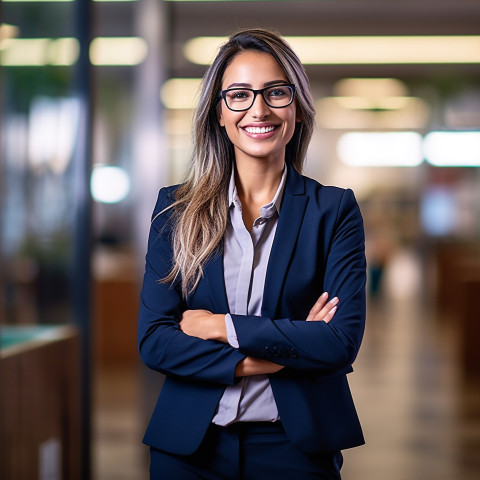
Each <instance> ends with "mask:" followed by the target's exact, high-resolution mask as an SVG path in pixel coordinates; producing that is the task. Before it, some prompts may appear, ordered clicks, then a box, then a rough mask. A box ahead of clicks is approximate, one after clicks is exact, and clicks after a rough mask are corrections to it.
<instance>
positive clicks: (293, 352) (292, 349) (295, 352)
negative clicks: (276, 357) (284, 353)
mask: <svg viewBox="0 0 480 480" xmlns="http://www.w3.org/2000/svg"><path fill="white" fill-rule="evenodd" d="M288 356H289V357H290V358H298V352H297V351H296V350H295V349H294V348H291V349H290V352H288Z"/></svg>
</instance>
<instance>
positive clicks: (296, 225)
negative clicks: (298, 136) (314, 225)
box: [262, 165, 308, 318]
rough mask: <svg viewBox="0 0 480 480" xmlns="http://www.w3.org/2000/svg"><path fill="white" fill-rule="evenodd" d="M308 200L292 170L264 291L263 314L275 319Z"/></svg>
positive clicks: (299, 177)
mask: <svg viewBox="0 0 480 480" xmlns="http://www.w3.org/2000/svg"><path fill="white" fill-rule="evenodd" d="M307 203H308V197H307V196H306V195H305V182H304V179H303V177H302V176H301V175H300V174H299V173H297V172H296V171H295V170H294V169H293V167H291V166H290V165H289V166H288V176H287V183H286V185H285V190H284V193H283V200H282V205H281V208H280V216H279V218H278V224H277V231H276V233H275V239H274V241H273V245H272V251H271V253H270V259H269V261H268V267H267V274H266V278H265V287H264V291H263V303H262V314H263V315H265V316H267V317H270V318H273V317H274V316H275V311H276V309H277V305H278V302H279V299H280V293H281V291H282V286H283V283H284V281H285V275H286V273H287V268H288V265H289V263H290V259H291V257H292V255H293V252H294V249H295V245H296V243H297V238H298V234H299V232H300V228H301V226H302V222H303V216H304V214H305V208H306V206H307Z"/></svg>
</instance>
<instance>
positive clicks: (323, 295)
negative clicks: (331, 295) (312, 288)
mask: <svg viewBox="0 0 480 480" xmlns="http://www.w3.org/2000/svg"><path fill="white" fill-rule="evenodd" d="M327 295H328V293H327V292H323V293H322V295H320V296H321V297H322V298H325V297H326V296H327Z"/></svg>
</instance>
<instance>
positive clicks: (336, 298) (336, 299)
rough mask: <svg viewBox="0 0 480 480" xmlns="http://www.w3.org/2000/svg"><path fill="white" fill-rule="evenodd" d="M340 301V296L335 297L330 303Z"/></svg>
mask: <svg viewBox="0 0 480 480" xmlns="http://www.w3.org/2000/svg"><path fill="white" fill-rule="evenodd" d="M337 302H338V297H333V298H332V299H331V300H330V303H337Z"/></svg>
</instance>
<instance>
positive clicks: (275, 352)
mask: <svg viewBox="0 0 480 480" xmlns="http://www.w3.org/2000/svg"><path fill="white" fill-rule="evenodd" d="M270 350H271V352H272V356H273V357H279V356H280V351H279V349H278V347H272V348H271V349H270Z"/></svg>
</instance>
